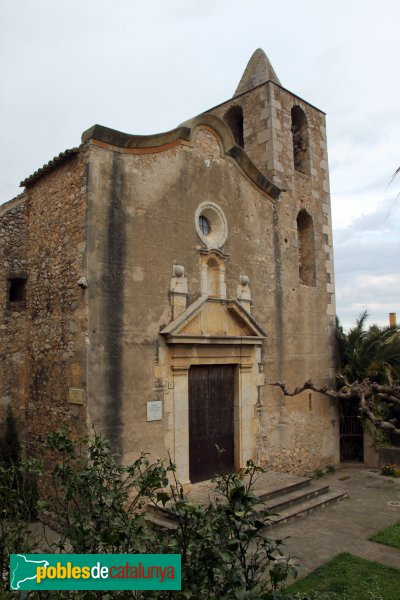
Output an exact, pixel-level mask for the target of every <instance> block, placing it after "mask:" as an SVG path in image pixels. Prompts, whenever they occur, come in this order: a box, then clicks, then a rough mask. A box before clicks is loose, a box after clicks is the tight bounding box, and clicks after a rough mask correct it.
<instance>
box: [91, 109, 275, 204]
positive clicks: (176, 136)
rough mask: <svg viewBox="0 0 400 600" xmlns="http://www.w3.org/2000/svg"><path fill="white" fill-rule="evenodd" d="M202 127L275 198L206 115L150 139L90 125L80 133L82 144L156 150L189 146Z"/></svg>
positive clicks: (224, 130)
mask: <svg viewBox="0 0 400 600" xmlns="http://www.w3.org/2000/svg"><path fill="white" fill-rule="evenodd" d="M202 126H203V127H208V128H210V129H212V130H213V131H215V133H216V134H217V136H218V138H219V139H220V141H221V143H222V147H223V150H224V153H225V154H226V155H227V156H229V157H231V158H233V159H234V160H235V161H236V162H237V164H238V165H239V167H240V168H241V169H242V170H243V172H244V173H245V174H246V175H247V177H249V179H250V180H251V181H252V182H253V183H255V184H256V185H257V187H259V188H261V189H262V190H263V191H264V192H265V193H266V194H268V195H269V196H270V197H271V198H273V199H277V198H278V196H279V194H280V192H281V189H280V188H279V187H278V186H277V185H275V184H274V183H273V182H272V181H271V180H270V179H268V177H266V176H265V175H264V174H263V173H261V171H260V170H259V169H258V168H257V167H256V165H255V164H254V163H253V162H252V160H251V159H250V158H249V156H248V155H247V153H246V152H245V151H244V150H243V148H240V147H239V146H236V144H235V140H234V137H233V135H232V132H231V130H230V129H229V127H228V125H227V124H226V123H225V122H224V121H223V120H222V119H220V118H219V117H217V116H216V115H213V114H210V113H203V114H201V115H198V116H197V117H194V118H193V119H190V120H189V121H185V122H184V123H182V124H181V125H179V127H177V128H176V129H172V130H171V131H166V132H164V133H157V134H154V135H131V134H129V133H123V132H121V131H116V130H115V129H110V128H108V127H104V126H103V125H93V127H91V128H90V129H87V130H86V131H84V132H83V134H82V142H83V143H85V142H88V141H89V140H97V141H99V142H103V143H105V144H110V145H112V146H116V147H117V148H138V149H139V148H143V149H145V148H156V147H160V146H164V145H166V144H171V143H173V142H177V141H179V140H184V141H188V142H190V141H191V140H192V137H193V132H194V130H195V129H196V128H197V127H202Z"/></svg>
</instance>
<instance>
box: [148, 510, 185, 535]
mask: <svg viewBox="0 0 400 600" xmlns="http://www.w3.org/2000/svg"><path fill="white" fill-rule="evenodd" d="M146 521H148V522H149V523H151V524H152V525H154V526H155V527H157V528H161V529H170V530H172V529H177V528H178V524H177V522H176V521H175V519H174V518H173V515H172V514H171V513H169V512H168V511H167V512H161V511H158V512H157V509H154V510H149V511H148V513H147V515H146Z"/></svg>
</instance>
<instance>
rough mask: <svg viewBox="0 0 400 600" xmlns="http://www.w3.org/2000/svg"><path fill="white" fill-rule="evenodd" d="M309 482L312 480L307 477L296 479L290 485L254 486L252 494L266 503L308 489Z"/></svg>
mask: <svg viewBox="0 0 400 600" xmlns="http://www.w3.org/2000/svg"><path fill="white" fill-rule="evenodd" d="M311 481H312V479H310V478H309V477H298V478H296V479H295V480H294V481H292V482H290V483H284V484H283V483H281V484H277V485H275V486H271V485H269V486H268V487H267V486H266V485H265V484H264V485H262V483H261V485H256V486H255V489H254V493H255V494H256V495H257V496H258V497H259V498H261V499H262V500H263V501H268V500H272V498H276V497H278V496H279V497H280V496H285V495H287V494H291V493H293V492H296V491H297V490H302V489H304V488H308V487H309V485H310V484H311Z"/></svg>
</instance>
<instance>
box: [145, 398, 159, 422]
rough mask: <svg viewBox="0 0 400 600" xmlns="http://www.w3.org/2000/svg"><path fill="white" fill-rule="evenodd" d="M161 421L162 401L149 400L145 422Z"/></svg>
mask: <svg viewBox="0 0 400 600" xmlns="http://www.w3.org/2000/svg"><path fill="white" fill-rule="evenodd" d="M161 419H162V401H161V400H151V401H150V402H147V420H148V421H161Z"/></svg>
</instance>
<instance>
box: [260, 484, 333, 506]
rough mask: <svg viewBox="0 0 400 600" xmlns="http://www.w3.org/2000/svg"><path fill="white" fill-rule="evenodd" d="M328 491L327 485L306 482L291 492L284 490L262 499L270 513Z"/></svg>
mask: <svg viewBox="0 0 400 600" xmlns="http://www.w3.org/2000/svg"><path fill="white" fill-rule="evenodd" d="M328 491H329V485H328V484H323V483H316V482H308V485H307V486H305V487H301V488H297V489H296V490H294V491H293V492H291V493H288V492H286V491H285V493H284V494H283V495H281V496H275V497H273V498H272V499H271V500H267V501H264V504H265V508H266V509H267V510H268V511H269V512H270V513H275V512H279V511H281V510H284V509H286V508H288V507H289V506H293V505H294V504H301V503H303V502H307V500H311V499H312V498H315V497H316V496H321V495H322V494H326V493H327V492H328Z"/></svg>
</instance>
